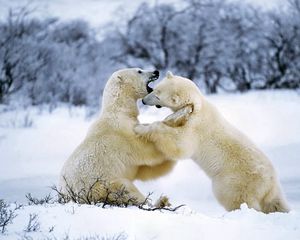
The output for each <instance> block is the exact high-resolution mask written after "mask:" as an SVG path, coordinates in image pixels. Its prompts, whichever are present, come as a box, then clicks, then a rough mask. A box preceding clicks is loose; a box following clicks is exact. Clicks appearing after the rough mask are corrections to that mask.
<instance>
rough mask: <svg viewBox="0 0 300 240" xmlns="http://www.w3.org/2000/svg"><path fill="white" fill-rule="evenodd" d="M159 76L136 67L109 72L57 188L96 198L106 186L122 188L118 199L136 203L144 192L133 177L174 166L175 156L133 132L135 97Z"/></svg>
mask: <svg viewBox="0 0 300 240" xmlns="http://www.w3.org/2000/svg"><path fill="white" fill-rule="evenodd" d="M158 77H159V72H158V71H154V72H150V71H143V70H142V69H138V68H130V69H123V70H119V71H117V72H115V73H113V74H112V76H111V77H110V79H109V80H108V82H107V84H106V86H105V88H104V92H103V100H102V111H101V113H100V116H99V117H98V119H97V120H96V121H95V122H94V123H93V125H92V126H91V127H90V129H89V131H88V133H87V135H86V137H85V139H84V140H83V142H82V143H81V144H80V145H79V146H78V147H77V148H76V149H75V151H74V152H73V153H72V155H71V156H70V157H69V159H68V160H67V161H66V162H65V164H64V166H63V168H62V170H61V174H60V182H59V188H60V189H61V192H62V193H63V194H65V195H71V194H72V193H76V194H77V195H78V194H79V195H80V194H82V195H83V196H82V197H87V196H84V195H86V194H87V193H88V194H92V200H93V201H99V200H100V199H103V198H104V197H105V196H106V195H107V191H108V189H109V191H112V192H113V191H117V190H118V189H121V188H122V189H123V190H126V192H127V193H128V196H127V197H128V199H123V200H120V199H118V201H124V202H127V203H128V201H129V199H134V200H135V202H136V203H141V202H144V200H145V197H144V196H143V194H142V193H141V192H140V191H139V190H138V189H137V188H136V187H135V185H134V184H133V180H135V179H140V180H148V179H153V178H156V177H159V176H162V175H165V174H167V173H168V172H169V171H170V170H171V169H172V168H173V166H174V164H175V162H174V161H170V160H168V159H166V158H165V157H164V155H163V154H162V153H161V152H159V151H158V150H157V148H156V147H155V145H154V143H151V142H149V141H146V140H142V139H139V138H137V136H136V135H135V133H134V131H133V127H134V126H135V125H136V124H137V123H138V120H137V116H138V114H139V111H138V108H137V100H138V99H139V98H142V97H144V96H146V95H147V94H148V93H149V92H151V90H152V89H151V87H149V83H150V82H151V81H154V80H156V79H157V78H158ZM89 197H91V196H89ZM77 200H78V199H77ZM79 200H80V199H79Z"/></svg>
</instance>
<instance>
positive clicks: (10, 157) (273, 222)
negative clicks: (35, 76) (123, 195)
mask: <svg viewBox="0 0 300 240" xmlns="http://www.w3.org/2000/svg"><path fill="white" fill-rule="evenodd" d="M208 98H209V100H210V101H211V102H213V103H214V104H215V105H216V106H217V107H218V108H219V110H220V111H221V112H222V113H223V114H224V116H225V117H226V118H227V119H228V120H229V121H230V122H232V123H233V124H234V125H235V126H237V127H238V128H239V129H240V130H242V131H243V132H244V133H246V134H247V135H248V136H249V137H250V138H251V139H252V140H253V141H254V142H256V143H257V145H258V146H259V147H260V148H261V149H263V150H264V151H265V153H266V154H267V155H268V156H269V157H270V159H271V160H272V162H273V164H274V166H275V168H276V170H277V172H278V175H279V177H280V181H281V183H282V188H283V191H284V192H285V194H286V196H287V199H288V202H289V204H290V206H291V208H292V212H290V213H288V214H280V213H275V214H269V215H265V214H262V213H258V212H255V211H254V210H250V209H248V208H247V207H246V206H243V208H242V210H238V211H235V212H231V213H227V212H226V211H225V210H224V209H223V208H222V207H221V206H220V205H219V204H218V203H217V201H216V200H215V198H214V196H213V194H212V192H211V186H210V181H209V179H208V178H207V177H206V176H205V174H204V173H203V172H202V170H201V169H200V168H199V167H198V166H197V165H195V164H194V163H193V162H192V161H191V160H182V161H181V162H179V163H178V164H177V166H176V168H175V170H174V171H173V172H172V173H170V174H169V175H167V176H165V177H163V178H160V179H158V180H155V181H150V182H145V183H144V182H136V185H137V186H138V188H139V189H140V190H141V191H142V192H143V193H144V194H147V193H148V192H154V195H153V198H154V199H155V198H157V197H159V196H160V195H161V194H166V195H168V196H169V198H170V201H171V202H172V203H173V205H179V204H186V207H185V208H183V209H180V210H179V211H178V212H177V213H170V212H165V213H161V212H145V211H142V210H138V209H136V208H129V209H119V208H108V209H101V208H97V207H92V206H86V205H82V206H78V205H75V204H67V205H66V206H62V205H47V206H28V207H24V208H23V209H20V210H18V211H17V214H18V216H17V217H16V218H15V219H14V221H13V223H14V224H12V225H9V226H8V232H7V233H6V235H1V234H0V239H1V238H4V239H17V238H19V237H18V236H21V235H23V234H24V231H23V230H24V228H25V226H26V225H27V222H28V218H29V214H30V213H37V214H38V216H39V219H38V221H39V223H40V229H39V230H38V231H37V232H34V233H26V235H28V236H32V237H34V239H43V238H45V237H57V238H58V239H60V238H63V236H66V235H69V236H70V238H71V239H73V238H75V237H86V236H95V235H96V234H98V235H99V236H114V235H118V234H120V233H123V236H124V237H125V236H127V237H128V239H182V238H186V239H219V238H220V237H222V239H299V238H300V162H299V156H300V107H299V106H300V95H299V94H298V93H296V92H292V91H280V92H251V93H247V94H243V95H239V94H235V95H228V94H226V95H216V96H210V97H208ZM168 113H169V111H167V110H166V109H155V108H147V109H144V110H142V113H141V116H140V120H141V121H142V122H152V121H154V120H159V119H162V118H163V117H164V116H166V115H167V114H168ZM24 116H26V118H25V117H24ZM26 119H27V120H26ZM31 120H33V123H32V124H33V125H32V127H27V128H24V127H20V126H24V125H31V123H30V122H31ZM92 121H93V119H87V118H86V117H85V109H84V108H72V109H68V108H63V107H62V108H58V109H56V110H54V112H52V113H49V112H47V111H45V110H44V111H41V110H38V109H34V108H31V109H28V110H26V111H19V112H6V113H1V114H0V153H1V155H0V198H3V199H5V200H6V201H8V202H14V201H17V202H19V203H26V199H25V197H24V196H25V194H26V193H28V192H30V193H32V195H34V196H37V197H41V196H45V195H46V194H47V193H49V192H50V188H49V186H51V185H53V184H55V183H56V182H57V178H58V174H59V171H60V168H61V167H62V164H63V162H64V161H65V160H66V158H67V157H68V155H70V153H71V152H72V150H73V149H74V148H75V147H76V146H77V145H78V144H79V142H80V141H81V140H82V139H83V137H84V136H85V133H86V131H87V128H88V127H89V125H90V124H91V122H92ZM52 226H54V229H53V231H50V232H49V229H50V228H51V227H52Z"/></svg>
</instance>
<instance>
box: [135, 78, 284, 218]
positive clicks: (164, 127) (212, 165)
mask: <svg viewBox="0 0 300 240" xmlns="http://www.w3.org/2000/svg"><path fill="white" fill-rule="evenodd" d="M143 103H144V104H146V105H152V106H153V105H157V106H158V107H161V106H163V107H168V108H170V109H172V110H173V111H175V113H173V114H172V115H171V116H169V117H168V118H167V121H168V122H170V121H171V119H173V118H174V119H176V121H178V119H181V120H182V125H181V126H179V127H170V126H169V124H166V123H165V122H164V121H163V122H154V123H152V124H149V125H137V126H136V127H135V132H136V133H137V134H138V135H139V136H140V137H142V138H143V139H146V140H149V141H152V142H155V143H156V146H157V148H158V149H159V150H160V151H162V152H163V153H164V154H165V156H167V158H168V159H182V158H192V159H193V160H194V161H195V162H196V163H197V164H198V165H199V166H200V167H201V168H202V169H203V170H204V171H205V173H206V174H207V175H208V176H209V177H210V178H211V180H212V187H213V192H214V194H215V196H216V198H217V200H218V201H219V203H220V204H221V205H223V206H224V207H225V209H226V210H228V211H230V210H234V209H238V208H240V205H241V204H242V203H247V204H248V206H249V207H251V208H254V209H256V210H258V211H262V212H264V213H269V212H276V211H278V212H288V211H289V208H288V206H287V204H286V202H285V199H284V197H283V195H282V193H281V190H280V185H279V182H278V179H277V176H276V173H275V170H274V168H273V166H272V164H271V162H270V161H269V160H268V158H267V157H266V155H264V153H262V152H261V151H260V150H259V149H258V148H257V147H256V146H255V145H254V144H253V143H252V142H251V141H250V140H249V139H248V138H247V137H246V136H245V135H244V134H242V133H241V132H240V131H238V130H237V129H236V128H235V127H233V126H232V125H231V124H229V123H228V122H227V121H226V120H225V119H224V118H223V117H222V116H221V114H220V113H219V112H218V110H217V109H216V108H215V107H214V106H213V105H212V104H211V103H209V102H208V101H207V100H206V99H205V97H204V96H203V95H202V94H201V92H200V90H199V89H198V88H197V86H196V85H195V84H194V83H193V82H192V81H191V80H189V79H186V78H183V77H179V76H174V75H172V73H170V72H169V73H168V74H167V76H166V78H164V79H163V80H162V81H161V82H160V83H159V84H158V85H157V86H156V88H154V90H153V92H151V93H150V94H148V95H147V96H146V97H145V98H144V99H143Z"/></svg>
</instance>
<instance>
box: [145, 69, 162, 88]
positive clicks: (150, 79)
mask: <svg viewBox="0 0 300 240" xmlns="http://www.w3.org/2000/svg"><path fill="white" fill-rule="evenodd" d="M158 78H159V71H157V70H155V71H154V72H153V73H152V75H151V76H150V77H149V80H148V81H147V92H148V93H151V92H153V88H152V87H150V86H149V85H150V83H152V82H154V81H156V80H157V79H158Z"/></svg>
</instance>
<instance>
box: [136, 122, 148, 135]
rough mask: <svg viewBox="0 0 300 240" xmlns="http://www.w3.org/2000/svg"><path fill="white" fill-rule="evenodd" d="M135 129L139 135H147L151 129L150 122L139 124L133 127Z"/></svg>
mask: <svg viewBox="0 0 300 240" xmlns="http://www.w3.org/2000/svg"><path fill="white" fill-rule="evenodd" d="M133 131H134V132H135V133H136V134H138V135H145V134H146V133H148V131H149V124H138V125H136V126H135V127H134V128H133Z"/></svg>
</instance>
